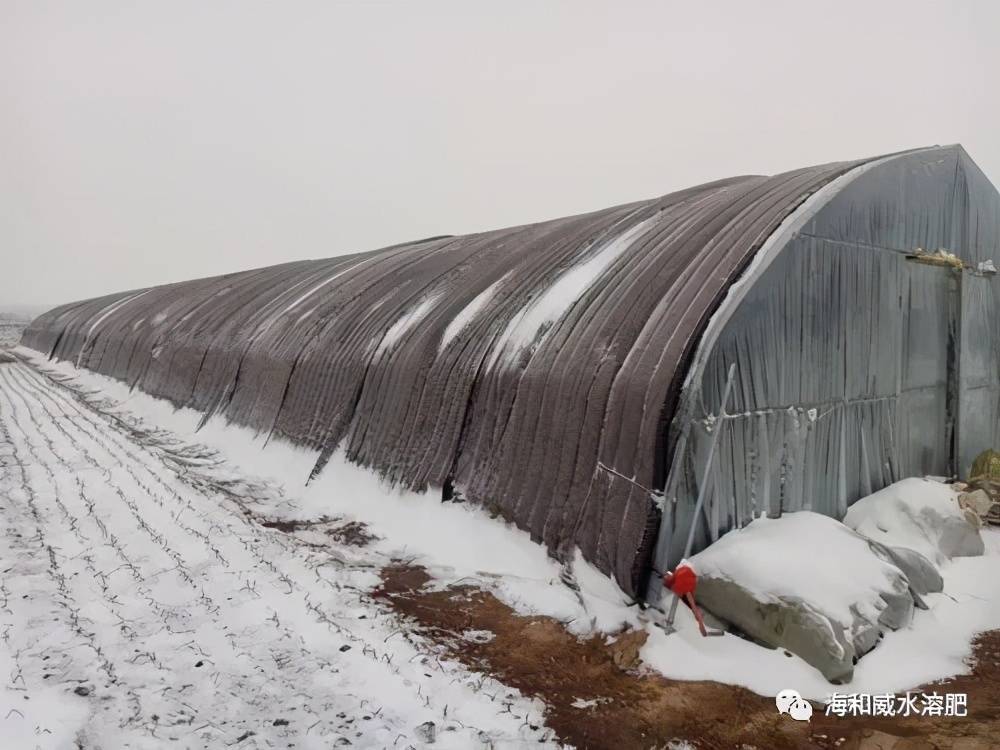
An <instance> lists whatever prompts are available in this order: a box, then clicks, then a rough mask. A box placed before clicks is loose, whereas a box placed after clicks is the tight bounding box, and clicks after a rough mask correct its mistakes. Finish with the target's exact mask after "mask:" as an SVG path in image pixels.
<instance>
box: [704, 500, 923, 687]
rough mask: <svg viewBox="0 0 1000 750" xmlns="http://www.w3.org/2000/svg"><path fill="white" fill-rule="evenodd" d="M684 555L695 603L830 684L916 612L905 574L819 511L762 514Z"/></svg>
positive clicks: (849, 673)
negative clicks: (694, 584) (692, 574)
mask: <svg viewBox="0 0 1000 750" xmlns="http://www.w3.org/2000/svg"><path fill="white" fill-rule="evenodd" d="M690 562H691V564H692V565H693V567H694V569H695V571H696V572H697V573H698V593H697V598H698V602H699V604H700V605H701V606H703V607H704V608H705V609H707V610H708V611H709V612H711V613H713V614H714V615H716V616H717V617H720V618H721V619H723V620H725V621H727V622H729V623H732V624H733V625H735V626H736V627H737V628H738V629H739V630H741V631H743V632H744V633H746V634H747V635H748V636H750V637H751V638H753V639H754V640H756V641H759V642H761V643H764V644H766V645H768V646H772V647H776V648H777V647H781V648H785V649H787V650H789V651H791V652H792V653H794V654H797V655H798V656H800V657H801V658H802V659H803V660H804V661H806V662H807V663H809V664H811V665H812V666H814V667H815V668H816V669H818V670H819V671H820V672H821V673H822V674H823V676H824V677H826V678H827V679H828V680H830V681H831V682H843V681H848V680H850V679H851V677H852V675H853V672H854V664H855V663H856V661H857V660H858V659H859V658H860V657H861V656H862V655H863V654H865V653H867V652H868V651H870V650H871V649H872V648H874V646H875V644H876V643H877V642H878V640H879V637H880V635H881V633H882V632H883V631H884V630H885V629H891V630H895V629H898V628H900V627H903V626H905V625H907V624H908V623H909V621H910V618H911V617H912V616H913V606H914V600H913V597H912V595H911V594H910V584H909V581H908V580H907V578H906V576H905V575H904V574H903V572H902V571H901V570H900V569H899V568H898V567H897V566H896V565H894V564H892V563H891V562H888V561H887V560H886V559H884V558H883V556H880V555H879V554H876V552H875V551H874V550H873V549H872V547H871V545H869V543H868V541H867V540H866V539H864V538H862V537H861V536H860V535H858V534H857V533H855V532H853V531H852V530H850V529H848V528H847V527H846V526H844V525H843V524H842V523H840V522H839V521H836V520H834V519H832V518H829V517H827V516H823V515H820V514H818V513H812V512H808V511H802V512H798V513H786V514H785V515H783V516H782V517H781V518H776V519H768V518H759V519H757V520H755V521H753V522H752V523H750V524H749V525H748V526H746V527H745V528H743V529H740V530H738V531H733V532H730V533H729V534H726V535H725V536H724V537H722V539H720V540H719V541H718V542H716V543H715V544H713V545H712V546H710V547H709V548H708V549H706V550H704V551H703V552H700V553H699V554H697V555H695V556H694V557H693V558H692V559H691V561H690Z"/></svg>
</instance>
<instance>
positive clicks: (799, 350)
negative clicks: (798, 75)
mask: <svg viewBox="0 0 1000 750" xmlns="http://www.w3.org/2000/svg"><path fill="white" fill-rule="evenodd" d="M865 170H867V171H865ZM821 199H822V200H821ZM817 202H819V203H821V204H822V205H821V206H820V207H819V208H818V209H817V206H816V205H814V204H815V203H817ZM996 203H997V200H996V192H995V190H993V188H992V186H990V185H989V183H988V182H987V181H986V180H985V178H983V177H982V175H981V174H980V173H979V172H978V170H976V168H975V166H974V165H973V164H972V163H971V161H970V160H969V159H968V158H967V157H966V156H965V154H964V152H962V151H961V150H960V149H959V148H957V147H953V148H943V149H929V150H922V151H919V152H912V153H910V154H908V155H900V156H895V157H886V158H884V159H881V160H867V161H864V162H845V163H838V164H830V165H824V166H820V167H813V168H808V169H802V170H796V171H794V172H789V173H786V174H782V175H778V176H775V177H738V178H733V179H730V180H723V181H719V182H715V183H711V184H708V185H702V186H699V187H696V188H691V189H689V190H683V191H680V192H677V193H673V194H671V195H668V196H665V197H662V198H657V199H653V200H648V201H642V202H638V203H634V204H630V205H625V206H619V207H615V208H610V209H607V210H603V211H597V212H594V213H590V214H585V215H581V216H574V217H569V218H565V219H557V220H554V221H549V222H543V223H539V224H532V225H527V226H522V227H514V228H511V229H504V230H498V231H493V232H486V233H481V234H474V235H467V236H462V237H438V238H431V239H428V240H424V241H420V242H415V243H409V244H404V245H399V246H395V247H389V248H385V249H382V250H376V251H372V252H367V253H362V254H358V255H353V256H346V257H338V258H332V259H329V260H319V261H302V262H296V263H288V264H284V265H281V266H274V267H271V268H264V269H258V270H254V271H245V272H241V273H234V274H230V275H228V276H222V277H215V278H209V279H199V280H196V281H189V282H183V283H178V284H169V285H166V286H160V287H154V288H151V289H147V290H137V291H134V292H128V293H123V294H118V295H111V296H108V297H103V298H100V299H96V300H88V301H84V302H79V303H74V304H69V305H64V306H62V307H59V308H56V309H55V310H52V311H50V312H48V313H46V314H45V315H43V316H41V317H39V318H38V319H37V320H36V321H35V322H34V323H33V324H32V326H31V327H30V328H29V329H28V330H27V331H26V332H25V335H24V343H25V344H26V345H28V346H31V347H33V348H35V349H37V350H39V351H42V352H44V353H46V354H49V355H51V356H53V357H57V358H60V359H68V360H72V361H75V362H76V363H77V364H78V365H80V366H82V367H87V368H90V369H92V370H95V371H97V372H100V373H103V374H105V375H109V376H111V377H115V378H118V379H120V380H123V381H125V382H127V383H129V384H130V385H132V386H134V387H137V388H141V389H142V390H144V391H146V392H148V393H151V394H153V395H155V396H160V397H164V398H167V399H169V400H170V401H172V402H173V403H174V404H177V405H179V406H188V407H192V408H195V409H198V410H200V411H202V412H204V414H205V415H206V418H208V417H209V416H212V415H220V416H222V417H224V418H225V419H228V420H230V421H233V422H235V423H238V424H242V425H246V426H249V427H251V428H253V429H255V430H257V431H259V432H260V433H262V434H267V435H270V436H272V437H276V438H283V439H287V440H290V441H292V442H295V443H298V444H301V445H305V446H308V447H310V448H313V449H316V450H317V451H318V461H317V471H319V470H322V468H323V466H324V465H325V462H326V460H327V459H328V458H329V456H330V455H331V454H332V452H333V451H335V450H341V451H343V452H344V453H345V455H346V456H347V458H348V459H350V460H351V461H354V462H356V463H358V464H361V465H363V466H367V467H370V468H372V469H373V470H375V471H377V472H379V473H380V474H382V475H383V476H384V477H386V478H387V479H389V480H391V481H394V482H397V483H400V484H402V485H405V486H408V487H411V488H415V489H426V488H443V491H444V492H445V494H448V493H450V492H451V491H453V490H454V491H455V492H458V493H460V494H461V495H462V496H464V497H465V498H466V499H468V500H470V501H472V502H476V503H481V504H483V505H487V506H489V507H491V508H494V509H496V510H498V511H499V512H500V513H501V514H502V515H503V516H504V517H506V518H508V519H510V520H512V521H513V522H514V523H516V524H517V525H518V526H520V527H522V528H524V529H526V530H528V531H529V532H530V533H531V534H532V536H533V538H535V539H536V540H539V541H541V542H544V543H545V544H546V545H548V546H549V548H550V550H552V551H553V553H555V554H563V553H566V552H568V551H569V550H571V549H572V548H573V547H575V546H578V547H579V548H580V549H581V550H582V552H583V554H584V556H585V557H586V558H587V559H588V560H591V561H592V562H594V563H595V564H596V565H597V566H598V567H599V568H600V569H602V570H604V571H605V572H608V573H611V574H613V575H614V576H615V578H616V579H617V580H618V581H619V583H621V585H622V586H623V587H624V588H625V589H626V590H627V591H629V592H633V593H638V592H639V591H640V590H641V589H642V582H643V579H644V576H645V574H646V573H647V572H648V570H649V567H650V564H651V562H652V561H653V557H652V556H653V551H654V546H656V547H657V550H656V560H657V561H658V563H659V564H663V562H664V561H666V560H668V559H669V558H670V557H671V555H672V554H673V550H674V547H673V546H672V540H673V539H674V538H675V537H676V534H677V533H679V532H678V529H679V528H680V527H681V526H683V525H684V524H685V523H686V519H687V520H689V518H690V505H691V504H692V498H693V493H695V492H696V491H697V487H696V486H695V484H694V482H693V480H692V479H691V477H692V470H693V469H694V468H695V467H696V466H697V464H698V461H699V459H700V457H701V456H702V454H703V452H704V449H705V445H706V440H705V437H706V428H705V424H704V416H705V415H706V414H710V413H712V412H713V410H714V409H715V408H716V407H717V404H716V403H715V402H716V401H717V400H718V393H719V390H720V388H721V380H720V373H722V372H724V370H725V367H726V365H727V364H728V363H729V362H733V361H734V362H736V363H737V364H738V383H737V394H736V399H735V403H736V406H735V409H736V410H737V411H740V412H741V413H742V412H745V415H743V416H740V417H739V418H737V419H733V420H727V423H726V427H725V429H726V434H725V436H724V438H723V444H722V454H721V456H720V459H721V460H720V461H719V462H718V465H717V468H716V473H715V476H714V478H713V480H712V482H713V498H714V499H713V502H712V503H711V504H710V506H709V507H710V512H711V514H712V519H713V520H712V523H711V524H708V525H704V526H703V528H702V531H701V539H702V542H703V541H704V539H705V538H708V537H709V536H711V535H712V534H713V533H721V532H722V531H724V530H725V529H727V528H730V527H732V526H734V525H738V524H740V523H744V522H745V521H746V520H747V519H748V518H749V517H751V515H752V513H753V512H754V510H755V509H758V508H760V507H764V506H766V505H767V504H769V503H770V504H771V505H772V506H773V507H774V508H775V509H777V508H780V507H798V504H800V503H810V504H811V505H812V506H813V507H815V508H816V509H819V510H823V511H824V512H830V513H837V512H839V511H840V510H841V509H842V508H843V507H844V505H845V504H846V503H849V502H851V501H852V500H854V499H856V498H857V497H858V496H859V494H862V493H863V492H864V491H865V489H866V488H867V487H869V486H871V487H876V486H881V484H884V483H885V482H886V481H888V480H889V479H890V478H893V477H895V476H901V475H902V474H904V473H907V472H909V473H913V472H918V471H925V470H926V471H935V472H937V473H945V472H946V471H947V470H948V466H949V461H950V456H951V455H952V449H951V447H950V444H949V443H948V441H949V440H952V439H954V437H953V436H954V434H955V430H954V426H955V424H956V422H969V421H976V426H970V427H969V432H965V431H964V430H963V432H962V435H963V436H965V435H972V436H973V437H972V438H970V440H969V442H970V444H972V443H974V444H975V446H978V445H979V444H980V443H981V442H983V441H985V442H989V439H991V438H992V435H993V431H994V430H995V419H994V418H993V416H995V414H996V399H997V388H996V377H995V373H996V361H995V360H996V357H995V351H996V347H995V345H994V343H993V341H994V338H995V334H994V332H993V327H992V326H991V325H990V324H989V321H988V320H987V318H988V316H989V315H990V314H991V311H992V310H993V304H994V295H993V288H994V287H993V281H992V280H991V279H989V278H986V277H975V276H973V274H971V272H970V273H957V272H952V271H950V270H948V269H942V268H939V267H930V266H923V265H919V264H913V263H911V262H909V261H907V260H906V259H905V253H906V252H908V251H910V250H912V249H913V248H914V247H916V246H917V245H921V246H923V247H929V248H931V249H936V248H937V247H939V246H940V247H947V248H949V249H952V250H954V251H955V252H959V253H960V254H961V255H962V256H963V257H967V258H969V259H970V260H973V259H980V258H987V257H989V258H997V257H998V253H997V252H996V242H997V236H998V234H1000V232H998V230H997V205H996ZM807 209H808V213H810V215H812V216H813V218H812V220H811V221H810V222H809V224H808V226H804V227H798V231H797V233H796V234H795V236H794V237H792V236H788V237H787V238H786V237H785V235H788V234H789V233H788V231H787V229H788V226H789V222H790V221H792V220H793V219H795V218H796V217H801V216H803V215H804V214H803V212H804V211H807ZM779 228H783V229H779ZM776 230H778V231H776ZM775 237H780V238H781V242H776V241H775V240H774V238H775ZM769 238H770V239H769ZM762 248H764V249H765V250H764V251H762ZM764 255H767V256H768V257H769V258H770V262H769V264H768V265H767V267H766V268H764V267H762V266H761V264H759V263H758V259H759V258H761V257H763V256H764ZM751 262H752V263H751ZM748 266H749V267H750V271H748V272H747V274H748V275H747V276H744V272H745V271H747V268H748ZM741 277H744V281H743V282H741V283H740V284H737V287H739V288H740V289H742V290H743V292H741V294H745V296H744V297H743V298H742V300H741V301H740V302H739V303H738V304H736V303H735V302H734V300H735V297H734V294H733V292H732V289H731V286H732V285H733V283H734V282H736V281H737V280H739V279H741ZM956 278H959V279H960V281H956ZM747 279H751V281H752V283H749V284H748V283H745V282H746V280H747ZM732 288H733V289H735V288H736V287H732ZM720 304H721V305H722V307H721V308H720ZM727 306H728V307H727ZM956 306H957V307H956ZM946 308H947V309H946ZM953 308H954V309H956V310H960V311H961V312H962V314H961V315H960V314H958V313H954V314H953V313H950V312H948V310H951V309H953ZM723 309H728V310H729V312H728V318H727V321H728V322H727V323H726V324H725V325H721V324H720V322H719V321H720V320H721V318H720V316H719V311H720V310H723ZM713 315H714V317H713ZM973 318H974V319H976V320H979V321H980V323H979V324H978V327H976V325H974V324H973V323H972V319H973ZM710 320H711V321H712V322H711V323H710ZM963 321H964V323H963ZM713 324H714V327H713ZM706 331H708V332H710V333H711V334H712V337H714V338H713V341H717V343H713V345H712V346H710V347H708V349H710V351H702V353H701V356H700V358H697V359H696V360H694V361H696V362H697V367H696V368H695V369H692V368H691V367H690V364H691V362H692V361H693V360H692V358H693V357H694V355H695V354H696V351H701V349H706V346H705V344H704V342H705V341H707V340H708V338H707V337H704V336H703V334H705V332H706ZM986 338H988V339H989V341H988V342H987V341H986ZM700 341H701V342H702V346H701V349H698V347H699V342H700ZM983 347H986V348H987V349H988V351H983V350H982V348H983ZM958 350H961V351H962V352H964V354H962V355H961V358H960V362H961V364H962V368H961V375H960V382H961V388H962V390H963V392H966V391H967V392H968V393H969V394H970V395H969V397H968V398H966V399H964V400H956V399H950V398H949V396H948V395H947V394H948V393H950V392H952V391H954V390H956V389H958V388H959V385H958V382H957V381H955V380H954V378H953V377H952V375H951V367H952V364H951V363H953V362H955V361H958V360H955V359H954V357H955V356H956V355H955V354H954V351H958ZM976 352H978V354H977V353H976ZM685 382H686V383H687V387H684V386H685ZM713 399H714V401H713ZM952 408H957V409H959V412H960V413H959V414H958V417H955V416H954V415H953V414H952V413H951V412H950V411H949V409H952ZM812 409H815V418H813V417H812V416H810V414H811V413H812V412H811V411H810V410H812ZM967 411H968V415H966V412H967ZM984 414H989V415H993V416H991V417H990V419H985V417H983V415H984ZM984 419H985V422H984ZM986 422H988V426H983V425H985V424H986ZM950 435H951V436H952V437H949V436H950ZM962 440H963V441H964V440H965V437H962ZM963 445H964V443H963ZM969 450H973V448H970V449H969ZM962 460H965V458H964V457H963V458H962ZM598 462H602V463H603V464H605V465H607V466H609V467H611V468H613V469H614V470H615V471H617V472H620V473H621V474H622V475H624V476H625V477H633V478H634V480H635V482H637V483H638V484H640V485H645V486H653V487H657V488H661V489H662V488H664V487H666V488H667V496H666V503H665V504H664V498H659V497H655V496H650V495H649V493H646V492H644V491H642V490H641V489H638V488H637V486H636V485H635V484H633V483H631V482H629V481H627V480H626V479H623V478H620V477H618V476H616V475H615V474H612V473H608V472H605V471H602V470H599V469H598ZM662 508H665V510H666V513H665V515H663V516H662V520H663V521H665V523H663V524H661V512H662V510H661V509H662ZM685 514H687V516H685ZM658 538H659V544H658V545H657V539H658Z"/></svg>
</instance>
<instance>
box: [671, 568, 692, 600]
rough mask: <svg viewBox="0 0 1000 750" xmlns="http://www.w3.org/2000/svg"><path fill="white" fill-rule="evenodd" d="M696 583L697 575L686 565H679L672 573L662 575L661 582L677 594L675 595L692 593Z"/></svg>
mask: <svg viewBox="0 0 1000 750" xmlns="http://www.w3.org/2000/svg"><path fill="white" fill-rule="evenodd" d="M697 583H698V576H696V575H695V572H694V570H692V569H691V568H689V567H688V566H687V565H681V566H680V567H678V568H677V570H675V571H674V572H673V574H670V573H668V574H667V575H666V576H664V577H663V584H664V585H665V586H666V587H667V588H668V589H670V590H671V591H673V592H674V593H675V594H677V596H684V595H685V594H693V593H694V587H695V586H696V585H697Z"/></svg>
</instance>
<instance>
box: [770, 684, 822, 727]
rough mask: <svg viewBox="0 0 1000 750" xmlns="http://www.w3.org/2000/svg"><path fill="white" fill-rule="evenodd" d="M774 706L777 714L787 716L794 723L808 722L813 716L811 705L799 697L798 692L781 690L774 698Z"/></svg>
mask: <svg viewBox="0 0 1000 750" xmlns="http://www.w3.org/2000/svg"><path fill="white" fill-rule="evenodd" d="M774 705H775V706H777V707H778V713H779V714H788V715H789V716H791V717H792V718H793V719H795V720H796V721H809V719H810V718H811V717H812V714H813V707H812V703H810V702H809V701H807V700H806V699H805V698H803V697H802V696H801V695H799V691H798V690H782V691H781V692H780V693H778V694H777V695H776V696H774Z"/></svg>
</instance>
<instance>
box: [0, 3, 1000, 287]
mask: <svg viewBox="0 0 1000 750" xmlns="http://www.w3.org/2000/svg"><path fill="white" fill-rule="evenodd" d="M707 6H711V8H708V7H707ZM0 9H2V16H0V305H2V304H5V303H6V304H13V303H37V304H55V303H59V302H63V301H69V300H72V299H79V298H83V297H90V296H94V295H97V294H103V293H106V292H112V291H117V290H121V289H128V288H135V287H141V286H147V285H151V284H158V283H163V282H167V281H175V280H179V279H185V278H192V277H196V276H205V275H210V274H217V273H223V272H227V271H234V270H239V269H244V268H251V267H255V266H261V265H268V264H271V263H278V262H281V261H286V260H293V259H299V258H314V257H327V256H331V255H337V254H341V253H346V252H353V251H358V250H366V249H370V248H375V247H379V246H382V245H386V244H390V243H394V242H400V241H405V240H411V239H417V238H421V237H426V236H429V235H437V234H457V233H462V232H469V231H477V230H481V229H489V228H495V227H501V226H508V225H511V224H520V223H525V222H528V221H535V220H539V219H547V218H554V217H557V216H562V215H566V214H572V213H579V212H581V211H586V210H591V209H596V208H602V207H605V206H610V205H613V204H616V203H622V202H627V201H630V200H635V199H641V198H648V197H652V196H656V195H661V194H664V193H667V192H670V191H672V190H675V189H678V188H681V187H686V186H689V185H693V184H696V183H699V182H705V181H707V180H711V179H716V178H719V177H725V176H730V175H735V174H747V173H760V174H771V173H774V172H779V171H782V170H786V169H792V168H795V167H800V166H805V165H809V164H815V163H821V162H825V161H833V160H837V159H849V158H855V157H862V156H868V155H873V154H879V153H885V152H890V151H896V150H900V149H904V148H910V147H916V146H922V145H930V144H935V143H955V142H960V143H962V144H964V145H965V147H966V148H967V149H968V151H969V152H970V154H971V155H972V157H973V158H974V159H976V161H977V162H978V163H979V165H980V166H981V167H982V168H983V169H984V170H985V172H986V173H987V175H988V176H989V177H990V178H991V179H992V180H993V181H994V183H996V184H1000V96H998V83H1000V2H995V1H994V0H982V1H981V2H977V1H975V0H966V1H955V2H934V3H928V2H914V0H899V1H898V2H896V1H887V0H865V2H845V0H836V2H829V3H821V2H788V3H779V2H746V1H745V0H741V1H739V2H712V3H698V2H684V3H670V2H651V3H638V2H637V3H627V2H614V3H612V2H608V3H582V2H566V3H537V2H523V3H518V2H501V3H490V4H487V3H476V2H467V1H465V2H456V3H434V2H406V3H404V2H398V3H364V4H362V3H342V4H337V3H333V2H315V3H313V2H281V3H278V2H274V3H263V2H247V1H245V0H244V1H241V2H233V3H224V2H178V1H177V0H169V1H167V0H164V1H163V2H159V3H149V2H147V3H133V2H120V3H109V2H100V1H96V2H95V1H94V0H89V1H88V2H75V1H73V2H63V3H48V2H38V1H37V0H26V1H25V2H9V1H8V0H0Z"/></svg>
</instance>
